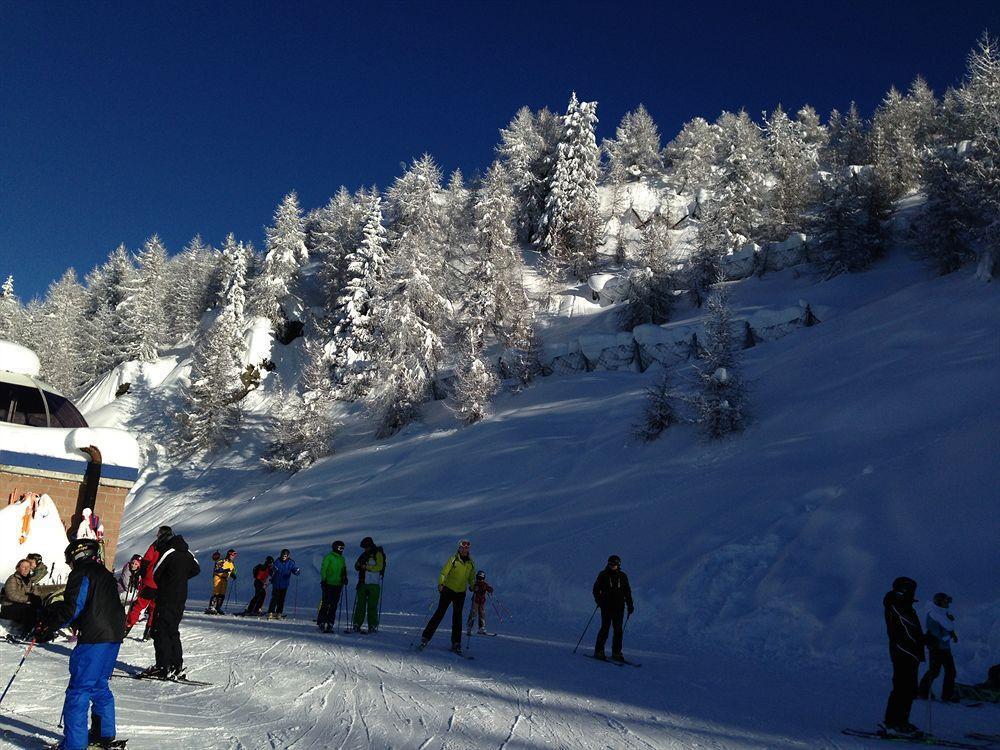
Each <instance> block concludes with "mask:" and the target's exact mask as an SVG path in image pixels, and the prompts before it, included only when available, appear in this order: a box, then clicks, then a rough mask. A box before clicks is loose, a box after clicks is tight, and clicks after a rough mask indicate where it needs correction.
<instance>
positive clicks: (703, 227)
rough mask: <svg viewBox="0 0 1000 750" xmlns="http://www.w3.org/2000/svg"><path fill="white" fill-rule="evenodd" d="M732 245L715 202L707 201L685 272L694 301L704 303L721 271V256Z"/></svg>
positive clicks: (698, 305)
mask: <svg viewBox="0 0 1000 750" xmlns="http://www.w3.org/2000/svg"><path fill="white" fill-rule="evenodd" d="M731 246H732V237H731V235H730V234H729V232H728V231H727V229H726V227H725V226H724V225H723V223H722V220H721V219H720V217H719V211H718V209H717V208H716V207H715V206H714V204H706V205H705V206H704V207H703V208H702V210H701V219H700V220H699V221H698V227H697V230H696V233H695V239H694V247H693V249H692V251H691V255H690V257H689V258H688V262H687V267H686V268H685V269H684V276H685V279H686V282H687V287H688V290H689V291H690V293H691V301H692V302H693V303H694V304H695V305H696V306H697V307H701V306H702V305H703V304H704V302H705V299H707V297H708V294H709V291H710V290H711V288H712V285H713V284H714V283H715V282H716V281H717V280H718V279H719V277H720V276H721V274H722V259H723V258H724V257H725V255H726V253H727V252H728V251H729V250H730V248H731Z"/></svg>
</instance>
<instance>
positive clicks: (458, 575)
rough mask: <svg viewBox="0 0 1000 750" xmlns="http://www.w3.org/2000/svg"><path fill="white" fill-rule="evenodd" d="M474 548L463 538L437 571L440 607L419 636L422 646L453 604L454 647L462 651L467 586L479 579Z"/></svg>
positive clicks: (457, 652) (428, 640)
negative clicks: (439, 570)
mask: <svg viewBox="0 0 1000 750" xmlns="http://www.w3.org/2000/svg"><path fill="white" fill-rule="evenodd" d="M471 550H472V543H471V542H470V541H469V540H467V539H463V540H462V541H460V542H459V543H458V551H457V552H456V553H455V554H454V555H452V556H451V557H450V558H448V562H446V563H445V564H444V567H443V568H441V573H440V575H438V591H439V592H440V599H438V606H437V609H436V610H435V611H434V614H433V616H431V619H430V622H428V623H427V627H425V628H424V632H423V634H422V635H421V637H420V648H425V647H426V646H427V644H428V643H429V642H430V640H431V638H433V637H434V631H435V630H437V628H438V625H440V624H441V620H442V619H443V618H444V615H445V612H447V611H448V607H449V606H450V607H452V611H451V650H452V651H454V652H455V653H456V654H461V653H462V607H464V606H465V590H466V588H471V587H472V586H473V584H475V582H476V563H475V561H474V560H473V559H472V557H471V556H470V554H469V553H470V551H471Z"/></svg>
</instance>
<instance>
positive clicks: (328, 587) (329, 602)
mask: <svg viewBox="0 0 1000 750" xmlns="http://www.w3.org/2000/svg"><path fill="white" fill-rule="evenodd" d="M330 546H331V550H330V552H328V553H327V554H326V557H324V558H323V567H322V568H321V569H320V580H319V585H320V588H321V589H322V597H323V598H322V600H321V603H320V607H319V615H318V616H317V618H316V625H317V626H319V629H320V630H321V631H322V632H324V633H332V632H333V623H334V620H336V618H337V605H338V604H339V603H340V592H341V591H342V590H343V588H344V586H346V585H347V563H346V562H345V561H344V543H343V542H342V541H340V540H339V539H338V540H337V541H336V542H334V543H333V544H332V545H330Z"/></svg>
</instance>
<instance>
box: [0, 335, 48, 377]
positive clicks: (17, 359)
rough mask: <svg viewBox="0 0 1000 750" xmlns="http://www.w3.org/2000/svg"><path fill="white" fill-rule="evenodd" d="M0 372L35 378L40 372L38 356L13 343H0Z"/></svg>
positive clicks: (26, 348)
mask: <svg viewBox="0 0 1000 750" xmlns="http://www.w3.org/2000/svg"><path fill="white" fill-rule="evenodd" d="M0 370H7V371H8V372H15V373H17V374H18V375H27V376H28V377H32V378H37V377H38V373H39V372H41V370H42V364H41V362H39V361H38V355H37V354H35V353H34V352H33V351H31V349H29V348H28V347H26V346H21V345H20V344H15V343H14V342H13V341H0Z"/></svg>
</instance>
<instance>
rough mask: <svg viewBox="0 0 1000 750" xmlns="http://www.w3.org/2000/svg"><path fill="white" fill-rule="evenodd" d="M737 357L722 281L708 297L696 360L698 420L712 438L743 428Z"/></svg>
mask: <svg viewBox="0 0 1000 750" xmlns="http://www.w3.org/2000/svg"><path fill="white" fill-rule="evenodd" d="M737 357H738V355H737V347H736V346H735V341H734V340H733V314H732V311H731V310H730V307H729V295H728V292H727V291H726V286H725V284H718V285H716V288H715V291H714V292H713V293H712V296H711V297H709V300H708V317H707V318H706V320H705V340H704V342H703V346H702V348H701V352H700V353H699V364H698V375H699V380H700V385H701V388H700V393H699V396H698V414H699V422H700V424H701V427H702V430H703V431H704V433H705V435H706V436H708V437H709V438H711V439H713V440H716V439H719V438H722V437H725V436H726V435H728V434H730V433H733V432H738V431H740V430H742V429H743V427H744V425H745V423H746V408H747V391H746V386H745V385H744V383H743V379H742V377H741V375H740V367H739V361H738V358H737Z"/></svg>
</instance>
